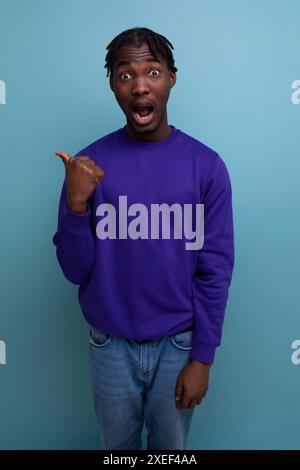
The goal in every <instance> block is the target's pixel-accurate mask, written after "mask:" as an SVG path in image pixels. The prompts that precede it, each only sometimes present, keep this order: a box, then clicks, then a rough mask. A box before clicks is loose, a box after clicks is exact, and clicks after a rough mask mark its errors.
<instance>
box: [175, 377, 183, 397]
mask: <svg viewBox="0 0 300 470" xmlns="http://www.w3.org/2000/svg"><path fill="white" fill-rule="evenodd" d="M182 393H183V387H182V384H181V382H180V381H178V382H177V384H176V390H175V401H176V402H180V401H181V397H182Z"/></svg>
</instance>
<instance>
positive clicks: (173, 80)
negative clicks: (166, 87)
mask: <svg viewBox="0 0 300 470" xmlns="http://www.w3.org/2000/svg"><path fill="white" fill-rule="evenodd" d="M176 78H177V77H176V72H170V87H171V88H172V87H173V86H174V85H175V83H176Z"/></svg>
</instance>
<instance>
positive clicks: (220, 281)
mask: <svg viewBox="0 0 300 470" xmlns="http://www.w3.org/2000/svg"><path fill="white" fill-rule="evenodd" d="M171 128H172V132H171V133H170V134H169V135H168V137H166V138H165V139H164V140H162V141H159V142H145V141H138V140H136V139H133V138H132V137H129V136H128V135H127V133H126V129H125V126H124V127H122V128H120V129H118V130H117V131H114V132H112V133H110V134H108V135H106V136H104V137H102V138H100V139H98V140H97V141H95V142H93V143H92V144H90V145H89V146H87V147H85V148H84V149H83V150H81V151H80V152H78V154H77V155H76V156H75V157H77V156H80V155H86V156H89V157H90V158H91V159H93V160H94V161H95V163H96V164H98V165H99V166H100V167H101V168H103V170H104V173H105V174H104V178H103V180H102V182H101V183H98V185H97V186H96V189H95V191H94V192H93V193H92V195H91V196H90V198H89V200H88V203H87V212H86V213H85V214H79V213H75V212H73V211H71V210H70V209H69V208H68V206H67V204H66V180H64V183H63V186H62V190H61V195H60V202H59V214H58V227H57V232H56V233H55V235H54V236H53V243H54V244H55V245H56V254H57V258H58V261H59V264H60V266H61V269H62V271H63V273H64V275H65V277H66V279H68V280H69V281H70V282H72V283H74V284H79V289H78V300H79V303H80V306H81V309H82V312H83V315H84V317H85V319H86V321H87V322H88V323H89V324H90V325H92V326H94V327H95V328H97V329H99V330H102V331H105V332H106V333H108V334H111V335H115V336H118V337H121V338H127V339H136V340H148V339H157V338H162V337H164V336H171V335H175V334H176V333H179V332H181V331H183V330H184V329H186V328H187V327H190V326H191V327H193V339H192V349H191V350H190V358H191V359H196V360H198V361H202V362H206V363H213V361H214V355H215V349H216V347H217V346H219V345H220V343H221V334H222V327H223V321H224V313H225V309H226V304H227V298H228V289H229V286H230V283H231V278H232V271H233V265H234V236H233V216H232V193H231V183H230V178H229V174H228V171H227V168H226V166H225V163H224V162H223V160H222V159H221V157H220V156H219V154H218V153H217V152H215V151H214V150H212V149H210V148H209V147H207V146H206V145H204V144H203V143H201V142H200V141H199V140H197V139H195V138H193V137H191V136H189V135H188V134H186V133H184V132H182V131H181V130H180V129H177V128H176V127H175V126H173V125H171Z"/></svg>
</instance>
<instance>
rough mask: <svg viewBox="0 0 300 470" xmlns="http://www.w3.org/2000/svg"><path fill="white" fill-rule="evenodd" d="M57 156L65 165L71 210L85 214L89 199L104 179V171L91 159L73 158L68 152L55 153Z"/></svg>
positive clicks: (68, 202)
mask: <svg viewBox="0 0 300 470" xmlns="http://www.w3.org/2000/svg"><path fill="white" fill-rule="evenodd" d="M55 154H56V155H57V156H58V157H60V158H61V159H62V161H63V163H64V165H65V170H66V180H67V205H68V207H69V209H70V210H72V211H74V212H78V213H81V214H82V213H85V212H86V204H87V200H88V198H89V197H90V195H91V194H92V192H93V191H94V190H95V188H96V186H97V184H98V183H99V182H100V181H102V179H103V177H104V171H103V169H102V168H100V167H99V166H97V165H96V163H95V162H94V161H93V160H92V159H90V157H71V156H70V155H69V154H68V153H67V152H55Z"/></svg>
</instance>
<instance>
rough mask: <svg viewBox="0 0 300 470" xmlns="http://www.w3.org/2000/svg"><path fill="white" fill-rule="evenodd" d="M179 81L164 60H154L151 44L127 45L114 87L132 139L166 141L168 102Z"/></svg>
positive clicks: (116, 69)
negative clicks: (171, 91) (173, 87)
mask: <svg viewBox="0 0 300 470" xmlns="http://www.w3.org/2000/svg"><path fill="white" fill-rule="evenodd" d="M175 82H176V74H175V73H174V72H171V71H170V70H169V69H168V67H167V64H166V62H165V60H164V58H163V57H160V56H158V57H153V56H152V54H151V52H150V49H149V46H148V44H147V43H143V44H142V46H141V47H140V48H137V47H134V46H124V47H122V48H121V49H120V50H119V51H118V53H117V57H116V60H115V63H114V69H113V73H112V76H111V77H110V87H111V89H112V91H113V92H114V94H115V97H116V100H117V102H118V103H119V105H120V107H121V109H122V111H123V112H124V114H125V116H126V120H127V132H128V134H129V135H131V136H132V137H136V138H144V139H145V140H146V139H149V140H151V139H153V140H155V139H157V140H159V138H164V135H167V134H168V133H169V131H170V128H169V127H168V122H167V108H166V106H167V101H168V98H169V94H170V90H171V88H172V86H173V85H174V84H175Z"/></svg>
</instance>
